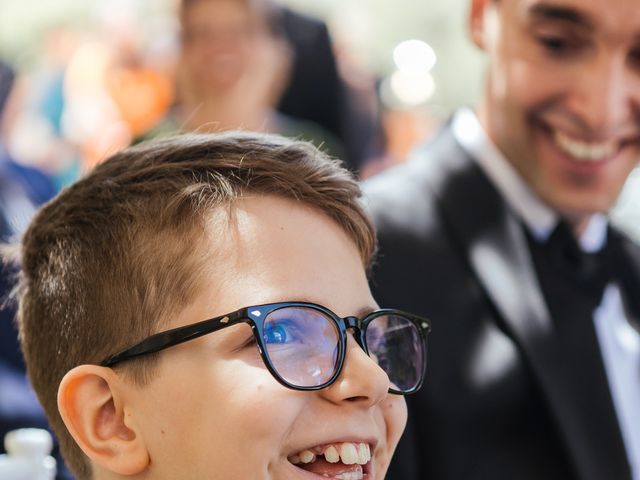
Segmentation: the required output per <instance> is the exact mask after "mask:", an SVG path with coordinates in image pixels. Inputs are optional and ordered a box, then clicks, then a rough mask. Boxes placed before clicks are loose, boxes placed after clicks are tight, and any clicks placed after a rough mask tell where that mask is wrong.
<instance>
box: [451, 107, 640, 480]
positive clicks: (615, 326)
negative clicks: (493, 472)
mask: <svg viewBox="0 0 640 480" xmlns="http://www.w3.org/2000/svg"><path fill="white" fill-rule="evenodd" d="M452 129H453V134H454V136H455V138H456V140H457V141H458V142H459V143H460V145H462V148H464V150H465V151H466V152H467V153H468V154H469V156H470V157H472V158H473V159H474V160H475V161H476V162H477V163H478V165H479V166H480V168H481V169H482V170H483V171H484V173H485V174H486V175H487V177H488V178H489V179H490V181H491V182H492V183H493V184H494V186H495V187H496V189H497V190H498V191H499V192H500V194H501V195H502V197H503V198H504V199H505V202H506V203H507V205H508V207H509V208H510V209H511V210H512V211H513V212H514V213H515V214H516V215H517V216H518V217H519V218H520V219H522V221H523V222H524V224H525V225H526V227H527V228H528V229H529V231H530V232H531V234H532V235H533V236H534V237H535V238H536V239H538V240H541V241H545V240H547V239H548V238H549V236H550V235H551V233H552V232H553V229H554V228H555V226H556V224H557V222H558V220H559V216H558V214H557V213H556V212H555V211H554V210H552V209H551V208H550V207H549V206H548V205H547V204H545V203H544V202H542V200H541V199H540V198H539V197H538V196H537V195H536V194H535V193H534V192H533V191H532V190H531V188H530V187H529V186H528V185H527V183H526V182H525V181H524V179H523V178H522V177H520V175H519V174H518V173H517V171H516V170H515V169H514V168H513V166H512V165H511V164H510V163H509V162H508V161H507V159H506V158H505V157H504V155H502V153H501V152H500V151H499V150H498V148H497V147H496V146H495V145H494V144H493V143H492V142H491V140H490V139H489V137H488V136H487V134H486V133H485V131H484V129H483V128H482V126H481V125H480V122H479V120H478V118H477V117H476V115H475V114H474V113H473V112H472V111H471V110H470V109H461V110H459V111H458V112H456V114H455V116H454V118H453V123H452ZM607 223H608V220H607V218H606V216H605V215H601V214H596V215H593V217H592V218H591V220H590V221H589V224H588V225H587V228H586V229H585V231H584V232H583V234H582V235H581V236H580V238H579V239H578V243H579V244H580V247H581V248H582V249H583V250H584V251H586V252H596V251H598V250H600V249H601V248H602V247H603V246H604V245H605V243H606V241H607ZM637 320H640V319H637ZM593 321H594V326H595V332H596V335H597V337H598V342H599V344H600V350H601V351H602V356H603V362H604V367H605V370H606V372H607V378H608V380H609V388H610V389H611V394H612V397H613V403H614V408H615V410H616V415H617V417H618V422H619V424H620V430H621V432H622V438H623V441H624V445H625V448H626V451H627V458H628V459H629V463H630V464H631V470H632V478H633V479H634V480H640V333H638V331H636V330H635V329H634V328H633V327H632V326H631V325H630V323H629V318H628V313H627V312H626V310H625V307H624V302H623V299H622V296H621V291H620V288H619V286H618V285H617V284H616V283H610V284H609V285H607V287H606V289H605V292H604V295H603V298H602V302H601V304H600V306H599V307H598V308H597V309H596V311H595V312H594V318H593Z"/></svg>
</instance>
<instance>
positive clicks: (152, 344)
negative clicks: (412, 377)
mask: <svg viewBox="0 0 640 480" xmlns="http://www.w3.org/2000/svg"><path fill="white" fill-rule="evenodd" d="M296 307H299V308H308V309H311V310H316V311H318V312H321V313H322V314H324V315H326V316H327V317H328V318H330V319H331V320H332V321H333V322H334V323H335V326H336V329H337V331H338V335H339V338H338V358H337V361H336V366H335V369H334V373H333V375H332V376H331V378H329V380H327V381H326V382H324V383H323V384H321V385H314V386H300V385H295V384H292V383H289V382H287V381H286V380H285V379H284V378H282V377H281V376H280V374H279V373H278V371H277V370H276V368H275V367H274V366H273V363H272V362H271V359H270V358H269V354H268V352H267V349H266V347H265V345H264V340H263V336H264V319H265V318H267V317H268V315H269V314H271V313H273V312H275V311H277V310H280V309H283V308H296ZM384 315H395V316H399V317H402V318H405V319H407V320H409V321H410V322H412V323H413V324H414V326H415V327H416V329H417V331H418V333H419V335H420V341H421V342H422V345H423V350H424V355H423V358H422V365H421V372H420V373H421V375H420V380H419V381H418V384H417V385H415V386H414V387H413V388H411V389H409V390H406V391H405V390H397V389H394V388H389V392H390V393H394V394H398V395H409V394H411V393H414V392H416V391H418V390H419V389H420V387H421V386H422V383H423V381H424V376H425V372H426V367H427V335H428V333H429V332H430V331H431V322H430V321H429V320H428V319H426V318H422V317H419V316H417V315H413V314H411V313H407V312H403V311H401V310H394V309H390V308H382V309H378V310H374V311H373V312H371V313H369V314H367V315H365V316H364V317H363V318H362V319H360V318H358V317H355V316H348V317H344V318H343V317H340V316H338V315H336V314H335V313H333V312H332V311H331V310H329V309H328V308H326V307H323V306H322V305H318V304H315V303H308V302H277V303H266V304H262V305H254V306H249V307H243V308H241V309H239V310H236V311H235V312H232V313H227V314H226V315H220V316H218V317H214V318H210V319H207V320H203V321H201V322H197V323H192V324H190V325H185V326H183V327H178V328H173V329H171V330H166V331H164V332H160V333H156V334H154V335H151V336H150V337H147V338H146V339H144V340H142V341H141V342H139V343H137V344H135V345H133V346H132V347H129V348H127V349H125V350H122V351H121V352H118V353H116V354H114V355H111V356H109V357H107V358H106V359H104V360H103V361H102V362H100V365H101V366H103V367H113V366H114V365H116V364H118V363H120V362H123V361H125V360H129V359H132V358H136V357H139V356H141V355H146V354H149V353H156V352H159V351H161V350H164V349H166V348H169V347H173V346H175V345H179V344H181V343H184V342H187V341H189V340H193V339H196V338H199V337H202V336H204V335H208V334H210V333H214V332H217V331H219V330H222V329H224V328H227V327H230V326H232V325H236V324H239V323H248V324H249V325H250V326H251V331H252V332H253V336H254V338H255V339H256V344H257V346H258V351H259V352H260V356H261V357H262V361H263V362H264V364H265V366H266V367H267V369H268V370H269V372H270V373H271V375H273V377H274V378H275V379H276V380H277V381H278V382H279V383H281V384H282V385H284V386H285V387H287V388H291V389H293V390H302V391H313V390H322V389H323V388H326V387H328V386H329V385H331V384H332V383H333V382H335V381H336V380H337V378H338V377H339V376H340V373H341V372H342V368H343V367H344V361H345V356H346V355H345V353H346V349H347V331H348V330H352V331H353V336H354V339H355V340H356V342H357V343H358V345H359V346H360V347H361V348H362V349H363V350H364V351H365V353H366V354H367V355H369V349H368V346H367V340H366V335H365V334H366V331H367V327H368V326H369V323H371V322H372V321H373V320H374V319H376V318H378V317H381V316H384Z"/></svg>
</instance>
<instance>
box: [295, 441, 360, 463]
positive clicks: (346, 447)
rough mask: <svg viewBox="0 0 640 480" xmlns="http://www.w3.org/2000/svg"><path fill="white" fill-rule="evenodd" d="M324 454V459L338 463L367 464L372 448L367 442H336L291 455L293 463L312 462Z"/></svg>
mask: <svg viewBox="0 0 640 480" xmlns="http://www.w3.org/2000/svg"><path fill="white" fill-rule="evenodd" d="M320 455H324V459H325V460H326V461H327V462H329V463H338V462H339V461H342V463H344V464H345V465H353V464H356V463H357V464H359V465H365V464H367V463H369V461H370V460H371V448H370V447H369V445H368V444H366V443H351V442H343V443H334V444H331V445H325V446H323V447H314V448H313V451H312V450H309V449H305V450H302V451H301V452H299V453H297V454H295V455H292V456H291V457H289V461H290V462H291V463H311V462H315V460H316V458H317V457H318V456H320Z"/></svg>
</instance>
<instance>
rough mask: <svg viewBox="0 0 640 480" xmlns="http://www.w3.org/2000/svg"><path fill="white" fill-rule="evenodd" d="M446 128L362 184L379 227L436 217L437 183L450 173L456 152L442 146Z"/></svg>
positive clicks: (367, 202)
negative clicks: (395, 164) (406, 157)
mask: <svg viewBox="0 0 640 480" xmlns="http://www.w3.org/2000/svg"><path fill="white" fill-rule="evenodd" d="M446 141H447V131H446V128H445V129H443V131H441V132H440V133H438V134H437V135H435V136H434V137H432V138H430V139H428V140H427V141H425V142H424V143H423V144H422V145H421V146H419V147H418V148H417V149H416V150H415V151H414V152H413V153H412V155H411V156H410V157H409V158H408V159H407V160H406V161H405V162H404V163H402V164H399V165H397V166H394V167H392V168H389V169H388V170H385V171H383V172H381V173H379V174H377V175H375V176H373V177H370V178H368V179H367V180H365V181H364V182H363V184H362V190H363V193H364V197H365V202H366V204H367V208H368V209H369V212H370V214H371V215H372V217H373V220H374V222H375V223H376V225H377V226H378V228H383V229H384V228H385V227H387V226H389V225H396V226H397V227H399V226H401V225H403V224H404V225H406V226H415V224H416V222H417V223H420V222H423V221H427V220H429V219H431V218H433V217H434V213H435V212H434V208H435V204H436V203H437V202H436V196H435V193H434V191H433V188H432V187H433V185H434V184H435V183H437V179H438V178H439V177H441V176H442V175H445V174H446V169H445V168H444V164H445V163H446V162H447V161H448V158H447V157H449V158H450V155H451V154H453V155H455V154H456V152H455V151H452V150H451V149H449V148H444V149H443V148H442V144H443V142H446Z"/></svg>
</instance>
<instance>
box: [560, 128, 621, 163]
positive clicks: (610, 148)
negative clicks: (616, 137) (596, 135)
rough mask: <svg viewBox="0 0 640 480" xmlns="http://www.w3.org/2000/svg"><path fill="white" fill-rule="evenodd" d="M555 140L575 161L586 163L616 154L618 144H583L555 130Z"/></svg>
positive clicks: (611, 142) (610, 142)
mask: <svg viewBox="0 0 640 480" xmlns="http://www.w3.org/2000/svg"><path fill="white" fill-rule="evenodd" d="M554 139H555V142H556V144H557V145H558V146H559V147H560V148H561V149H562V150H563V151H564V152H566V153H568V154H569V155H571V156H572V157H573V158H574V159H576V160H580V161H586V162H597V161H599V160H603V159H605V158H607V157H609V156H611V155H613V153H615V150H616V143H615V142H613V141H609V142H597V143H596V142H582V141H580V140H575V139H573V138H571V137H569V136H567V135H565V134H563V133H560V132H559V131H557V130H555V132H554Z"/></svg>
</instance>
